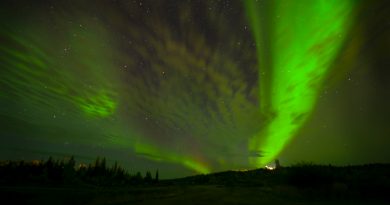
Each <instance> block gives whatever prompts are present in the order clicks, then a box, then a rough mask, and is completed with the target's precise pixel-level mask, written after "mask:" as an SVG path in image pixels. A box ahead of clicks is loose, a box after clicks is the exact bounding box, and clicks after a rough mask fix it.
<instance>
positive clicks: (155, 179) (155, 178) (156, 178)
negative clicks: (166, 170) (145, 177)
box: [154, 169, 158, 182]
mask: <svg viewBox="0 0 390 205" xmlns="http://www.w3.org/2000/svg"><path fill="white" fill-rule="evenodd" d="M154 181H155V182H158V169H157V171H156V176H155V177H154Z"/></svg>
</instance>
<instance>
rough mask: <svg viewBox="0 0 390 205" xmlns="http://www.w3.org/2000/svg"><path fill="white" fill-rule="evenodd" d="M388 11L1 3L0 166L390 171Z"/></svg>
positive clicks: (383, 5)
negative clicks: (52, 162) (66, 162)
mask: <svg viewBox="0 0 390 205" xmlns="http://www.w3.org/2000/svg"><path fill="white" fill-rule="evenodd" d="M389 14H390V4H389V2H388V1H387V2H386V1H359V0H316V1H314V0H313V1H312V0H296V1H290V0H274V1H266V0H258V1H256V0H247V1H238V0H237V1H229V0H215V1H211V0H210V1H201V0H193V1H191V0H183V1H179V0H162V1H153V0H150V1H139V0H134V1H133V0H116V1H115V0H102V1H76V0H74V1H57V0H53V1H1V3H0V17H1V18H0V42H1V44H0V123H1V127H0V128H1V129H0V159H1V160H8V159H11V160H20V159H25V160H32V159H46V158H48V157H49V156H54V157H55V158H63V157H65V156H70V155H74V156H75V157H76V160H77V161H78V162H91V161H93V160H94V159H95V158H96V157H97V156H105V157H106V158H107V159H108V162H109V163H112V162H114V161H118V162H119V163H120V164H122V165H123V166H124V167H126V168H127V169H128V170H129V171H130V172H135V171H145V170H156V169H159V171H160V175H161V176H162V178H171V177H180V176H185V175H190V174H196V173H210V172H214V171H222V170H231V169H234V170H236V169H253V168H259V167H263V166H265V165H267V164H269V163H272V161H273V160H274V159H276V158H277V159H279V160H280V161H281V163H282V165H290V164H294V163H297V162H301V161H310V162H314V163H320V164H329V163H331V164H335V165H347V164H363V163H374V162H382V163H385V162H387V163H389V162H390V149H389V147H390V124H389V122H390V120H389V116H390V108H389V105H390V29H389V28H390V15H389Z"/></svg>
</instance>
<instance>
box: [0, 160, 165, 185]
mask: <svg viewBox="0 0 390 205" xmlns="http://www.w3.org/2000/svg"><path fill="white" fill-rule="evenodd" d="M158 181H159V173H158V170H157V171H156V172H155V174H154V176H152V173H151V172H150V171H147V172H146V173H145V175H144V176H142V174H141V172H137V173H135V174H130V173H129V172H128V171H127V170H125V169H124V168H123V167H121V166H120V165H119V164H118V163H117V162H115V163H114V164H113V165H112V166H107V163H106V159H105V158H100V157H98V158H97V159H96V160H95V161H94V162H93V163H90V164H78V166H76V161H75V159H74V157H73V156H72V157H70V158H69V159H67V160H64V159H62V160H54V159H53V158H52V157H49V159H48V160H46V161H43V160H39V161H38V160H33V161H23V160H22V161H2V162H0V184H1V185H18V184H19V185H20V184H23V185H28V184H31V185H34V184H36V185H42V184H47V185H60V184H63V185H75V184H76V185H93V186H121V185H123V186H125V185H152V184H157V183H158Z"/></svg>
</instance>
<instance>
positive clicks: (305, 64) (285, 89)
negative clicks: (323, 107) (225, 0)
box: [245, 0, 356, 165]
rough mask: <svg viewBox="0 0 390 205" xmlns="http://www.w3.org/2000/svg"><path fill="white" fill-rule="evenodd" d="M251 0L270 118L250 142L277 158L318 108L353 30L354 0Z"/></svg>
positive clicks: (264, 159) (257, 160)
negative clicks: (328, 77)
mask: <svg viewBox="0 0 390 205" xmlns="http://www.w3.org/2000/svg"><path fill="white" fill-rule="evenodd" d="M268 4H270V5H267V4H266V5H264V4H260V3H258V1H252V0H247V1H245V8H246V11H247V13H248V16H249V19H250V22H251V25H252V27H253V35H254V38H255V39H256V45H257V55H258V59H259V82H260V83H259V84H260V97H259V99H260V106H261V112H262V113H263V114H264V115H266V116H268V117H269V118H270V120H269V122H268V124H267V125H266V127H265V128H264V129H263V130H262V131H261V132H260V133H259V134H257V135H256V136H254V137H253V138H252V139H251V140H250V142H249V149H251V150H260V151H261V152H263V155H264V156H263V157H261V158H255V159H254V160H253V162H252V163H254V164H255V165H265V164H267V163H269V162H270V161H272V160H273V159H275V157H277V155H278V154H279V153H280V152H281V151H282V150H283V148H284V147H285V145H286V144H287V143H288V142H289V141H290V140H291V138H292V137H294V136H295V134H296V132H297V131H298V130H299V128H300V127H301V126H302V125H303V124H304V123H305V121H306V119H307V117H308V116H309V115H310V113H311V112H312V110H313V108H314V106H315V102H316V99H317V97H318V95H319V93H320V91H321V90H322V88H323V86H322V84H323V81H324V79H325V76H326V75H327V74H329V73H330V72H329V71H328V70H329V68H330V67H331V65H332V63H333V61H334V60H335V59H336V57H337V54H338V53H339V51H340V48H341V46H342V43H343V39H344V38H345V37H346V35H347V33H348V28H349V27H350V26H349V25H350V22H351V16H352V12H353V8H354V7H355V4H356V3H355V2H354V1H349V0H344V1H338V0H331V1H325V0H324V1H322V0H318V1H298V2H293V1H284V0H278V1H272V3H268Z"/></svg>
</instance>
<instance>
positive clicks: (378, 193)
mask: <svg viewBox="0 0 390 205" xmlns="http://www.w3.org/2000/svg"><path fill="white" fill-rule="evenodd" d="M0 198H1V204H40V205H42V204H50V205H52V204H72V205H74V204H129V205H130V204H186V205H191V204H202V205H203V204H273V205H274V204H293V205H295V204H354V205H355V204H357V205H359V204H367V205H375V204H390V165H389V164H370V165H362V166H344V167H335V166H330V165H329V166H324V165H313V164H299V165H295V166H292V167H280V168H278V169H275V170H267V169H256V170H250V171H226V172H219V173H213V174H208V175H197V176H191V177H185V178H181V179H172V180H159V179H158V172H156V175H155V178H152V176H151V173H150V172H147V173H146V175H145V176H144V177H142V176H141V174H140V173H137V174H135V175H131V174H129V173H127V172H126V171H125V170H124V169H122V168H120V167H119V166H117V165H116V164H115V165H114V166H113V167H111V168H109V167H107V166H106V165H105V160H103V161H99V160H97V161H96V162H95V164H93V165H88V166H86V167H85V168H83V167H81V168H77V169H75V162H74V160H73V158H71V159H70V160H68V162H61V161H59V162H55V163H54V162H53V161H52V160H50V159H49V160H48V161H47V162H39V163H26V162H6V163H3V164H2V166H0Z"/></svg>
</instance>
